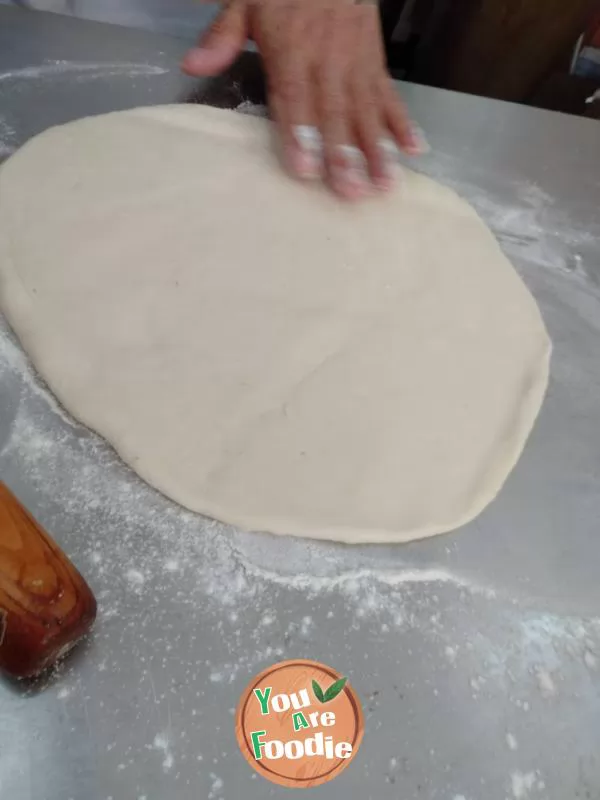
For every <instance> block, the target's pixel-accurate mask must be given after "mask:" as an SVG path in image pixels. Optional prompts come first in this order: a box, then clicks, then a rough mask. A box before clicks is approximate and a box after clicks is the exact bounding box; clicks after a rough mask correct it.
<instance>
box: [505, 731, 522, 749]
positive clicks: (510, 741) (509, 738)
mask: <svg viewBox="0 0 600 800" xmlns="http://www.w3.org/2000/svg"><path fill="white" fill-rule="evenodd" d="M506 746H507V747H508V749H509V750H518V749H519V743H518V742H517V739H516V736H513V734H512V733H507V734H506Z"/></svg>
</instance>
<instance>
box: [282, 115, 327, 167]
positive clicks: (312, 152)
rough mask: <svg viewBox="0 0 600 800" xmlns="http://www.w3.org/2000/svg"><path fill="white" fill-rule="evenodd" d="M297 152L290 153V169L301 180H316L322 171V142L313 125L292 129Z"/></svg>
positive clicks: (298, 126)
mask: <svg viewBox="0 0 600 800" xmlns="http://www.w3.org/2000/svg"><path fill="white" fill-rule="evenodd" d="M294 138H295V140H296V143H297V145H298V148H297V150H295V151H294V152H293V153H290V154H289V155H290V160H291V162H292V168H293V169H294V171H295V172H297V173H298V174H299V175H301V176H302V177H303V178H317V177H319V176H320V175H321V173H322V170H323V140H322V138H321V134H320V133H319V131H318V130H317V129H316V128H315V127H314V126H313V125H297V126H296V127H295V128H294Z"/></svg>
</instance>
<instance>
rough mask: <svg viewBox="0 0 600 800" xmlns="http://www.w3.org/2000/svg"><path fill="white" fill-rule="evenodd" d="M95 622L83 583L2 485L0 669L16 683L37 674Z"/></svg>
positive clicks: (91, 597) (91, 598)
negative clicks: (16, 680) (13, 678)
mask: <svg viewBox="0 0 600 800" xmlns="http://www.w3.org/2000/svg"><path fill="white" fill-rule="evenodd" d="M95 617H96V600H95V598H94V595H93V594H92V592H91V590H90V588H89V586H88V585H87V583H86V582H85V581H84V579H83V578H82V577H81V575H80V574H79V572H78V571H77V570H76V569H75V567H74V566H73V564H72V563H71V562H70V561H69V559H68V558H67V556H66V555H65V554H64V553H63V552H62V550H61V549H60V548H59V547H58V546H57V544H56V543H55V542H53V541H52V539H51V538H50V536H49V535H48V534H47V533H46V531H45V530H44V529H43V528H42V527H41V526H40V525H38V523H37V522H36V521H35V520H34V519H33V517H32V516H31V515H30V514H29V512H28V511H27V510H26V509H25V508H24V507H23V506H22V505H21V503H19V501H18V500H17V498H16V497H15V496H14V495H13V494H12V493H11V492H10V490H9V489H8V488H7V487H6V486H5V485H4V484H3V483H2V481H0V669H2V670H4V671H5V672H7V673H8V674H9V675H12V676H14V677H16V678H29V677H33V676H34V675H37V674H39V673H40V672H42V670H44V669H46V667H49V666H50V665H51V664H53V663H54V662H55V661H57V660H58V659H60V658H62V656H64V655H65V653H67V652H68V651H69V650H70V649H71V648H72V647H73V646H74V645H75V644H76V642H77V641H78V639H80V638H81V637H82V636H83V635H84V634H85V633H87V632H88V631H89V629H90V628H91V626H92V624H93V622H94V619H95Z"/></svg>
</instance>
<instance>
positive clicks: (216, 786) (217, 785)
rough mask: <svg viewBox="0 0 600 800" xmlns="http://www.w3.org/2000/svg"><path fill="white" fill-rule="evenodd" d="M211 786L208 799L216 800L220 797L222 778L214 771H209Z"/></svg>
mask: <svg viewBox="0 0 600 800" xmlns="http://www.w3.org/2000/svg"><path fill="white" fill-rule="evenodd" d="M210 780H211V786H210V791H209V793H208V800H217V798H219V797H220V792H221V789H222V788H223V779H222V778H219V776H218V775H215V773H214V772H211V773H210Z"/></svg>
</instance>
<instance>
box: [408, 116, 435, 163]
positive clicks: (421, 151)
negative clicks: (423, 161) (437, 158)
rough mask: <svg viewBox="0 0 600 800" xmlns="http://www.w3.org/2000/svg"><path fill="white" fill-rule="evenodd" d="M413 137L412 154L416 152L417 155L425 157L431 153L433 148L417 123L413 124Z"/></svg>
mask: <svg viewBox="0 0 600 800" xmlns="http://www.w3.org/2000/svg"><path fill="white" fill-rule="evenodd" d="M411 135H412V140H413V144H412V147H411V151H412V152H414V153H415V154H416V155H421V156H424V155H425V154H426V153H429V152H431V147H430V146H429V142H428V141H427V139H426V137H425V134H424V133H423V130H422V128H420V127H419V126H418V125H416V124H415V123H413V125H412V128H411Z"/></svg>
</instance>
